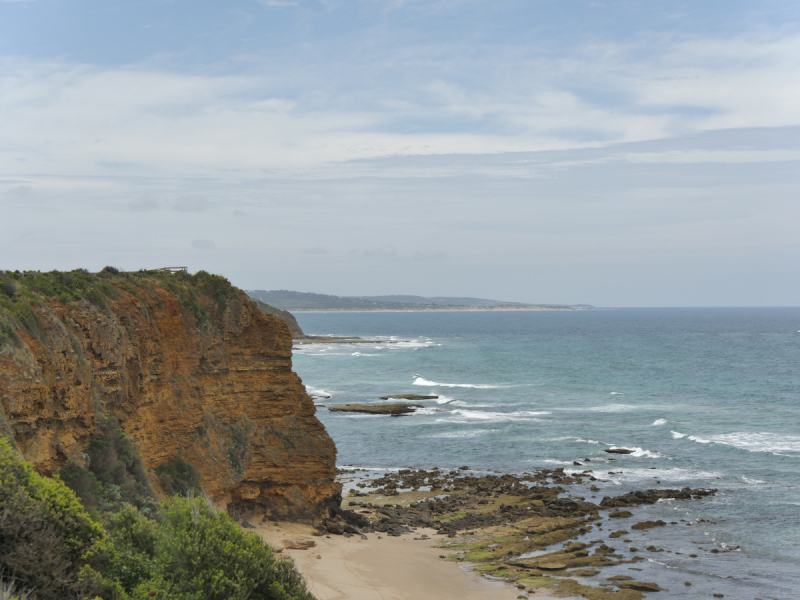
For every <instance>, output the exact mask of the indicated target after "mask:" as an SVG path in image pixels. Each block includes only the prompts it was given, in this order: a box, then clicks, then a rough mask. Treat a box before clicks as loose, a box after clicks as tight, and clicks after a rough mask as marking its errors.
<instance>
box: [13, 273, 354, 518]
mask: <svg viewBox="0 0 800 600" xmlns="http://www.w3.org/2000/svg"><path fill="white" fill-rule="evenodd" d="M291 352H292V339H291V335H290V333H289V331H288V329H287V327H286V325H285V324H284V323H283V322H282V321H281V320H280V319H279V318H277V317H273V316H269V315H266V314H264V313H263V312H262V311H260V310H258V309H257V308H256V307H255V306H254V305H253V303H252V301H251V300H250V299H249V298H248V297H247V296H246V295H245V294H244V292H242V291H241V290H238V289H236V288H234V287H232V286H231V285H230V284H229V283H228V282H227V280H225V279H224V278H222V277H218V276H214V275H209V274H207V273H204V272H202V271H201V272H199V273H197V274H196V275H189V274H187V273H159V272H152V271H151V272H144V271H142V272H139V273H118V272H116V270H114V269H108V268H107V269H105V270H104V271H103V272H101V273H99V274H89V273H87V272H85V271H73V272H69V273H58V272H52V273H38V272H26V273H19V272H14V273H11V272H5V273H0V405H2V412H3V413H4V414H2V415H0V421H4V422H0V429H2V428H3V427H5V428H6V430H7V431H8V432H10V433H11V434H12V435H13V438H14V440H15V442H16V444H17V446H18V447H19V449H20V451H21V452H22V454H23V456H24V457H25V458H26V459H27V460H28V461H30V462H31V463H32V464H33V465H34V468H35V469H37V470H38V471H39V472H41V473H44V474H53V473H56V472H58V471H59V469H61V468H62V467H64V466H65V465H66V464H67V463H70V464H78V465H86V463H87V461H88V457H87V454H86V453H85V452H86V448H87V445H88V444H89V443H90V442H91V440H92V439H96V438H97V437H98V436H102V431H101V429H102V426H103V424H104V423H107V422H108V419H109V417H114V418H116V420H117V421H118V423H119V427H120V428H121V429H122V430H123V431H124V432H125V433H126V434H127V435H128V436H129V437H130V438H131V439H132V441H133V443H134V444H135V447H136V449H138V453H139V455H140V456H141V460H142V461H143V464H144V468H145V471H146V472H147V474H148V478H149V479H150V482H151V484H152V485H153V486H154V487H155V488H156V489H158V488H159V487H160V485H161V482H160V480H159V478H158V476H157V475H156V470H157V469H158V468H159V467H163V465H166V464H170V461H175V460H176V458H177V457H181V458H182V459H183V460H185V461H187V462H188V463H190V464H191V465H192V466H193V467H194V469H196V471H197V472H198V473H199V478H200V484H201V485H202V487H203V489H204V490H205V491H206V493H208V495H209V496H210V497H211V498H212V500H214V501H215V502H217V503H218V504H221V505H223V506H228V507H230V506H231V505H232V506H233V507H235V508H237V509H239V510H245V511H249V510H253V511H258V512H260V513H264V512H266V513H268V514H272V515H276V516H281V517H284V518H287V517H294V518H313V517H316V516H321V515H322V514H323V512H325V509H326V507H329V506H333V505H335V504H336V503H337V497H338V496H339V494H340V487H339V486H338V484H336V483H334V476H335V457H336V449H335V447H334V444H333V441H332V440H331V438H330V437H329V436H328V434H327V433H326V431H325V429H324V428H323V426H322V424H321V423H320V422H319V421H318V420H317V418H316V417H315V416H314V413H315V408H314V405H313V402H312V401H311V399H310V398H309V397H308V395H307V394H306V392H305V388H304V387H303V385H302V383H301V381H300V378H299V377H298V376H297V375H296V374H295V373H294V372H293V371H292V362H291ZM182 464H185V463H182Z"/></svg>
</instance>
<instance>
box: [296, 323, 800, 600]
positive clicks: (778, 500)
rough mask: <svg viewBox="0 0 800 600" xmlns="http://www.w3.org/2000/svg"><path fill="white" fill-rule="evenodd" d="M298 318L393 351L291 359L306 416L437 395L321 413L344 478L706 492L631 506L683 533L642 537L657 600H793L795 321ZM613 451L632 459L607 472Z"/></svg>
mask: <svg viewBox="0 0 800 600" xmlns="http://www.w3.org/2000/svg"><path fill="white" fill-rule="evenodd" d="M297 317H298V321H299V322H300V325H301V326H302V327H303V329H304V330H305V331H306V333H308V334H311V335H355V336H362V337H368V338H374V339H376V340H393V341H396V342H397V343H392V344H386V343H380V344H377V343H376V344H374V345H373V344H359V345H334V344H330V345H326V344H322V345H313V346H304V347H296V348H295V352H294V366H295V370H296V371H297V372H298V373H299V374H300V376H301V377H302V379H303V381H304V383H305V384H306V386H307V388H308V389H309V391H310V392H311V393H312V395H314V394H316V395H318V396H319V395H329V396H331V398H330V399H324V398H317V399H316V400H315V401H316V402H317V403H318V404H322V405H331V404H341V403H346V402H359V403H379V402H381V400H379V397H380V396H385V395H388V394H399V393H417V394H436V395H439V396H440V397H439V399H438V400H435V401H434V400H431V401H426V402H423V404H424V405H425V408H424V409H423V410H421V411H419V412H418V413H416V414H414V415H413V416H411V417H407V418H400V419H397V418H389V417H376V416H371V415H356V414H341V413H331V412H328V411H327V410H325V408H320V409H319V410H318V413H317V414H318V416H319V418H320V419H321V420H322V422H323V423H324V424H325V427H326V428H327V429H328V431H329V432H330V434H331V436H332V437H333V439H334V441H335V442H336V445H337V448H338V450H339V458H338V462H339V464H341V465H348V464H349V465H359V466H363V467H373V468H397V467H406V466H410V467H423V466H426V467H427V466H433V465H437V466H439V467H442V468H446V467H458V466H461V465H469V466H470V467H471V468H473V469H478V470H498V471H503V472H522V471H525V470H528V469H531V468H534V467H549V468H553V467H555V466H563V467H565V469H566V470H567V471H569V470H570V469H571V468H573V469H575V470H583V469H586V468H592V469H594V470H595V476H597V477H600V478H601V479H603V480H604V482H603V483H602V486H603V489H602V491H601V492H600V493H598V494H597V496H598V497H597V500H599V499H600V498H602V496H603V495H608V494H615V495H616V494H620V493H623V492H625V491H628V490H630V489H642V488H650V487H653V488H658V487H671V488H674V487H683V486H685V485H689V486H692V487H715V488H718V489H719V490H720V493H719V494H718V495H717V496H716V497H714V498H712V499H709V500H703V501H694V502H678V501H671V502H664V503H659V504H658V505H656V506H653V507H648V508H646V509H643V510H644V511H645V512H647V513H648V514H649V515H655V516H659V518H664V519H665V520H668V519H672V520H673V521H676V522H677V521H679V519H685V520H686V521H688V522H691V523H692V526H691V527H686V528H677V527H671V528H666V529H665V530H663V531H659V532H656V533H653V532H652V531H650V532H648V533H647V536H648V538H647V539H649V540H653V539H655V540H658V536H662V538H663V545H664V548H669V549H672V550H673V551H674V552H680V554H675V553H674V552H673V553H670V552H664V553H658V554H652V555H651V556H648V558H649V559H650V562H648V563H647V568H649V569H655V570H659V571H658V573H657V575H658V581H659V582H664V581H666V582H667V583H671V587H670V586H669V585H668V586H666V587H670V590H671V591H670V594H669V597H681V598H683V597H686V598H695V597H696V598H701V597H703V598H707V597H709V594H710V593H711V592H721V593H724V594H725V597H726V598H740V597H741V598H757V597H763V598H796V597H800V332H799V331H798V330H800V309H795V308H791V309H618V310H593V311H580V312H550V311H548V312H544V311H543V312H422V313H299V314H298V315H297ZM610 447H622V448H629V449H631V450H633V454H630V455H627V456H615V457H613V458H616V460H615V461H614V460H611V458H612V457H610V456H609V455H608V454H606V453H605V452H603V450H604V449H606V448H610ZM584 459H590V461H591V462H588V463H586V464H585V465H584V466H581V467H574V466H573V464H572V463H573V461H575V460H579V461H583V460H584ZM609 471H612V472H613V474H609ZM581 493H582V494H583V492H581ZM583 495H585V496H586V497H587V499H591V495H593V494H592V493H591V492H588V491H587V492H586V493H585V494H583ZM643 514H644V513H643ZM655 516H653V517H652V518H655ZM681 525H685V523H681ZM634 541H635V540H634ZM648 543H650V542H648ZM619 545H620V543H619V540H617V546H619ZM622 545H623V546H627V544H622ZM656 545H658V544H656ZM737 546H738V547H739V548H738V549H737V550H735V551H732V552H722V553H720V554H716V553H711V552H710V550H711V549H718V550H723V551H724V550H729V549H731V548H735V547H737ZM689 553H696V554H698V558H696V559H689V558H687V556H686V555H687V554H689ZM643 564H644V563H643ZM653 576H654V577H655V576H656V574H654V575H653ZM731 578H732V579H731ZM689 580H691V582H692V583H693V585H692V587H691V588H688V587H686V586H684V585H683V582H684V581H689Z"/></svg>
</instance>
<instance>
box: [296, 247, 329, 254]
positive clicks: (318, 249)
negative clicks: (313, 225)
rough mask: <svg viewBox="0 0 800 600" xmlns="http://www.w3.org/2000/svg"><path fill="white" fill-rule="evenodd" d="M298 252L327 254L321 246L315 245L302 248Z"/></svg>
mask: <svg viewBox="0 0 800 600" xmlns="http://www.w3.org/2000/svg"><path fill="white" fill-rule="evenodd" d="M300 252H301V253H303V254H327V253H328V250H327V249H326V248H324V247H323V246H315V247H314V248H303V249H302V250H301V251H300Z"/></svg>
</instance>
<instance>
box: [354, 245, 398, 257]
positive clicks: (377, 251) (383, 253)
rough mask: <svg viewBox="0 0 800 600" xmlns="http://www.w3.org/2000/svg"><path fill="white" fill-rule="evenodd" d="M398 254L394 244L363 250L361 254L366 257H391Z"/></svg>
mask: <svg viewBox="0 0 800 600" xmlns="http://www.w3.org/2000/svg"><path fill="white" fill-rule="evenodd" d="M396 255H397V250H395V247H394V246H382V247H380V248H370V249H369V250H363V251H362V252H361V256H364V257H366V258H390V257H392V256H396Z"/></svg>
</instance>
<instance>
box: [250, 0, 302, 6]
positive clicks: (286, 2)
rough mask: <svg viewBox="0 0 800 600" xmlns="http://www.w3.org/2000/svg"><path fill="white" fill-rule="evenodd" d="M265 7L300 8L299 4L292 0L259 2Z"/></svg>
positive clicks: (262, 0) (263, 0)
mask: <svg viewBox="0 0 800 600" xmlns="http://www.w3.org/2000/svg"><path fill="white" fill-rule="evenodd" d="M258 2H260V3H261V4H263V5H264V6H270V7H281V6H299V4H300V3H299V2H292V1H291V0H258Z"/></svg>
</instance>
